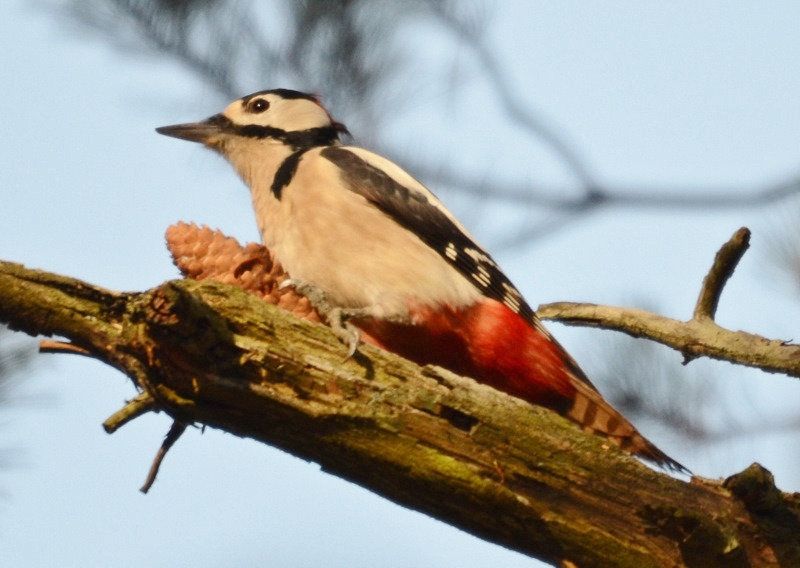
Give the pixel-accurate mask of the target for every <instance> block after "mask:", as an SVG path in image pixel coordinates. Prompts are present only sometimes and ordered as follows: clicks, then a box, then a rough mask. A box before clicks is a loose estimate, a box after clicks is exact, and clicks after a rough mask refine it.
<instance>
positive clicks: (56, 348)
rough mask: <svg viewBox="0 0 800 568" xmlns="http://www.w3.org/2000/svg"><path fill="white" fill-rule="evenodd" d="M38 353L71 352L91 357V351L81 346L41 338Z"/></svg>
mask: <svg viewBox="0 0 800 568" xmlns="http://www.w3.org/2000/svg"><path fill="white" fill-rule="evenodd" d="M39 353H72V354H74V355H83V356H84V357H92V353H91V352H90V351H88V350H86V349H84V348H83V347H78V346H77V345H73V344H72V343H69V342H66V341H53V340H52V339H43V340H42V341H40V342H39Z"/></svg>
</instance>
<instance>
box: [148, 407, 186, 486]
mask: <svg viewBox="0 0 800 568" xmlns="http://www.w3.org/2000/svg"><path fill="white" fill-rule="evenodd" d="M185 431H186V424H184V423H183V422H179V421H178V420H176V421H174V422H173V423H172V426H171V427H170V429H169V432H167V435H166V436H165V437H164V442H163V443H162V444H161V447H160V448H159V449H158V452H157V453H156V457H155V458H153V465H151V466H150V471H149V472H148V473H147V479H146V480H145V482H144V485H142V487H141V489H139V491H141V492H142V493H147V492H148V491H150V488H151V487H152V486H153V483H155V481H156V476H158V470H159V468H160V467H161V462H163V461H164V457H165V456H166V455H167V452H168V451H169V449H170V448H171V447H172V445H173V444H174V443H175V442H177V441H178V438H180V437H181V435H182V434H183V433H184V432H185Z"/></svg>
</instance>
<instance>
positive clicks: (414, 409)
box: [0, 263, 800, 567]
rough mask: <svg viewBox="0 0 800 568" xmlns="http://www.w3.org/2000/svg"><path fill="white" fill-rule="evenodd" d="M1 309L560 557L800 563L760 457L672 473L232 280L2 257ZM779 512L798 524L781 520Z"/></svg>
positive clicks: (257, 432)
mask: <svg viewBox="0 0 800 568" xmlns="http://www.w3.org/2000/svg"><path fill="white" fill-rule="evenodd" d="M0 321H4V322H8V323H9V324H10V326H11V327H13V328H15V329H19V330H23V331H25V332H27V333H30V334H46V335H53V334H55V335H59V336H62V337H66V338H68V339H69V340H70V342H71V343H73V344H74V345H76V346H77V347H79V348H82V349H85V350H87V351H90V352H91V353H92V354H93V355H94V356H95V357H97V358H98V359H100V360H102V361H104V362H106V363H108V364H110V365H112V366H114V367H116V368H117V369H119V370H120V371H122V372H123V373H125V374H126V375H127V376H129V377H130V378H131V379H132V380H133V382H134V383H135V384H136V386H137V387H138V388H139V389H141V390H142V391H143V392H144V393H146V396H145V397H141V398H142V400H140V401H139V402H142V403H143V404H144V406H147V407H148V408H150V406H149V405H150V404H151V402H150V401H151V400H152V409H153V410H157V411H164V412H167V413H168V414H170V415H171V416H172V417H173V419H174V420H175V421H177V422H178V423H179V424H187V425H188V424H202V425H209V426H212V427H215V428H220V429H223V430H225V431H228V432H231V433H234V434H236V435H239V436H247V437H251V438H254V439H256V440H260V441H262V442H264V443H268V444H270V445H273V446H276V447H278V448H281V449H283V450H285V451H288V452H290V453H293V454H294V455H297V456H299V457H302V458H304V459H307V460H312V461H315V462H318V463H320V464H321V466H322V467H323V469H325V470H326V471H328V472H330V473H332V474H335V475H338V476H341V477H343V478H345V479H348V480H351V481H353V482H355V483H359V484H361V485H362V486H364V487H367V488H369V489H371V490H372V491H374V492H376V493H378V494H379V495H382V496H384V497H386V498H388V499H391V500H393V501H395V502H397V503H399V504H401V505H403V506H406V507H409V508H412V509H415V510H418V511H422V512H425V513H427V514H429V515H431V516H434V517H436V518H438V519H441V520H443V521H445V522H448V523H450V524H453V525H454V526H457V527H460V528H462V529H463V530H466V531H468V532H471V533H472V534H475V535H477V536H479V537H481V538H484V539H486V540H489V541H492V542H495V543H498V544H501V545H503V546H506V547H509V548H512V549H515V550H518V551H521V552H523V553H525V554H529V555H531V556H534V557H537V558H541V559H544V560H546V561H548V562H551V563H554V564H556V563H565V562H572V563H573V564H574V565H578V566H583V567H591V566H637V567H641V566H667V565H668V566H746V565H749V566H754V567H755V566H779V565H784V566H786V565H790V564H789V562H790V561H793V559H796V558H797V557H796V556H792V554H796V552H795V551H796V550H798V547H800V542H798V539H800V536H799V535H800V530H797V518H798V515H800V504H798V502H797V499H796V498H794V497H792V496H790V495H785V494H782V493H780V492H779V491H777V490H776V489H775V488H774V485H772V484H771V482H770V480H769V476H768V475H767V474H766V473H764V471H763V470H762V469H760V468H758V467H755V466H754V467H755V472H756V473H755V475H750V477H755V478H756V481H748V479H750V477H748V476H747V475H744V474H743V475H742V476H740V477H739V478H737V480H736V481H731V480H729V481H728V482H727V483H728V485H729V486H731V487H734V486H735V487H736V490H735V491H733V489H731V490H729V489H726V488H725V487H723V486H722V485H720V484H719V483H718V482H712V481H707V480H701V479H694V480H693V482H692V483H684V482H681V481H679V480H676V479H672V478H670V477H668V476H666V475H664V474H661V473H658V472H655V471H652V470H650V469H648V468H647V467H645V466H644V465H642V464H641V463H639V462H637V461H636V460H634V459H632V458H631V457H629V456H627V455H626V454H624V453H622V452H620V451H618V450H617V449H616V448H614V447H611V446H609V445H608V444H606V443H605V442H604V440H602V439H601V438H599V437H592V436H587V435H586V434H584V433H582V432H580V431H579V430H578V429H577V428H576V427H575V426H573V425H572V424H571V423H569V422H567V421H566V420H564V419H562V418H561V417H559V416H557V415H556V414H554V413H552V412H550V411H548V410H545V409H541V408H538V407H533V406H531V405H528V404H526V403H524V402H522V401H520V400H518V399H515V398H513V397H510V396H507V395H504V394H502V393H499V392H497V391H495V390H493V389H491V388H489V387H487V386H484V385H479V384H476V383H475V382H474V381H472V380H471V379H466V378H462V377H458V376H456V375H453V374H451V373H448V372H446V371H444V370H441V369H438V368H429V367H426V368H419V367H416V366H415V365H413V364H411V363H409V362H408V361H405V360H403V359H400V358H398V357H395V356H393V355H391V354H389V353H386V352H384V351H382V350H379V349H375V348H372V347H369V346H363V347H362V348H361V350H360V352H359V355H358V356H357V357H356V358H354V359H353V360H348V361H343V358H344V351H345V348H344V347H343V346H342V345H340V344H339V343H338V342H337V341H336V340H335V338H334V337H333V335H332V334H331V333H330V331H329V330H328V329H327V328H325V327H323V326H321V325H317V324H312V323H308V322H303V321H300V320H298V319H296V318H294V317H293V316H291V315H290V314H288V313H285V312H283V311H281V310H279V309H277V308H275V307H274V306H270V305H268V304H267V303H266V302H264V301H261V300H259V299H258V298H256V297H254V296H252V295H249V294H247V293H246V292H244V291H242V290H240V289H238V288H236V287H233V286H229V285H225V284H220V283H216V282H203V283H198V282H194V281H188V280H187V281H178V282H168V283H166V284H163V285H161V286H159V287H158V288H155V289H153V290H151V291H149V292H144V293H136V294H119V293H115V292H109V291H107V290H103V289H101V288H97V287H95V286H91V285H89V284H86V283H83V282H80V281H77V280H74V279H70V278H65V277H61V276H57V275H54V274H49V273H46V272H42V271H35V270H29V269H26V268H24V267H22V266H20V265H17V264H11V263H0ZM139 410H141V408H140V409H138V410H136V412H133V414H136V413H138V412H139ZM116 422H121V421H120V420H117V421H116ZM173 438H174V436H173ZM731 484H733V485H731ZM737 495H739V496H740V497H737ZM745 496H746V498H745ZM759 496H762V497H759ZM776 519H781V520H780V522H781V523H783V524H782V525H781V526H783V527H788V529H786V530H784V531H783V532H780V531H779V532H778V533H775V532H773V528H774V527H773V526H772V525H770V523H773V524H774V523H775V522H778V521H776ZM787 519H788V521H787ZM787 523H788V524H787Z"/></svg>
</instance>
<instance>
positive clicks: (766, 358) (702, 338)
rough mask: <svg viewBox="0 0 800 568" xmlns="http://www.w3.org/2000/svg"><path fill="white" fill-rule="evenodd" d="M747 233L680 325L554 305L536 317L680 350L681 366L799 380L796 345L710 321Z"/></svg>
mask: <svg viewBox="0 0 800 568" xmlns="http://www.w3.org/2000/svg"><path fill="white" fill-rule="evenodd" d="M749 242H750V231H749V230H748V229H746V228H744V227H743V228H741V229H739V230H738V231H737V232H736V233H734V235H733V237H731V239H730V240H729V241H728V242H727V243H725V244H724V245H723V246H722V248H721V249H720V251H719V252H718V253H717V256H716V258H715V259H714V264H713V266H712V267H711V270H710V271H709V273H708V275H707V276H706V277H705V279H704V281H703V286H702V289H701V292H700V297H699V298H698V300H697V305H696V306H695V310H694V315H693V317H692V319H690V320H689V321H686V322H683V321H679V320H676V319H671V318H667V317H664V316H660V315H657V314H652V313H650V312H646V311H643V310H637V309H633V308H618V307H612V306H598V305H596V304H578V303H571V302H557V303H554V304H546V305H542V306H539V309H538V310H537V312H536V314H537V315H538V316H539V317H540V318H541V319H545V320H558V321H559V322H561V323H563V324H566V325H576V326H585V327H599V328H602V329H611V330H615V331H621V332H623V333H626V334H628V335H630V336H632V337H637V338H642V337H643V338H646V339H650V340H653V341H656V342H658V343H661V344H663V345H666V346H668V347H672V348H673V349H675V350H677V351H680V352H681V353H682V354H683V356H684V363H688V362H690V361H691V360H692V359H695V358H697V357H700V356H705V357H711V358H712V359H719V360H722V361H729V362H731V363H739V364H740V365H746V366H748V367H756V368H758V369H761V370H762V371H768V372H770V373H785V374H787V375H790V376H792V377H800V345H797V344H795V343H790V342H789V341H784V340H780V339H767V338H765V337H761V336H760V335H755V334H752V333H747V332H745V331H730V330H728V329H725V328H723V327H721V326H719V325H717V323H716V322H714V319H713V318H714V314H715V312H716V309H717V303H718V302H719V297H720V295H721V294H722V288H723V287H724V285H725V283H726V282H727V281H728V278H730V276H731V275H732V274H733V270H734V268H735V267H736V264H737V263H738V262H739V260H740V259H741V257H742V255H743V254H744V253H745V251H746V250H747V247H748V246H749Z"/></svg>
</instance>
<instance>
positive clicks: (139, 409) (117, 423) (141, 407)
mask: <svg viewBox="0 0 800 568" xmlns="http://www.w3.org/2000/svg"><path fill="white" fill-rule="evenodd" d="M155 402H156V401H155V399H154V398H153V397H152V396H151V395H150V394H149V393H147V392H142V393H139V394H138V395H136V396H135V397H134V398H133V399H131V400H129V401H128V402H127V403H126V404H125V406H123V407H122V408H120V409H119V410H117V411H116V412H115V413H114V414H112V415H111V416H109V417H108V418H107V419H106V421H105V422H103V429H104V430H105V431H106V433H107V434H113V433H114V432H116V431H117V430H119V429H120V428H122V427H123V426H125V424H127V423H128V422H130V421H131V420H134V419H135V418H138V417H139V416H141V415H142V414H146V413H148V412H152V411H157V409H158V407H157V406H156V403H155Z"/></svg>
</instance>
